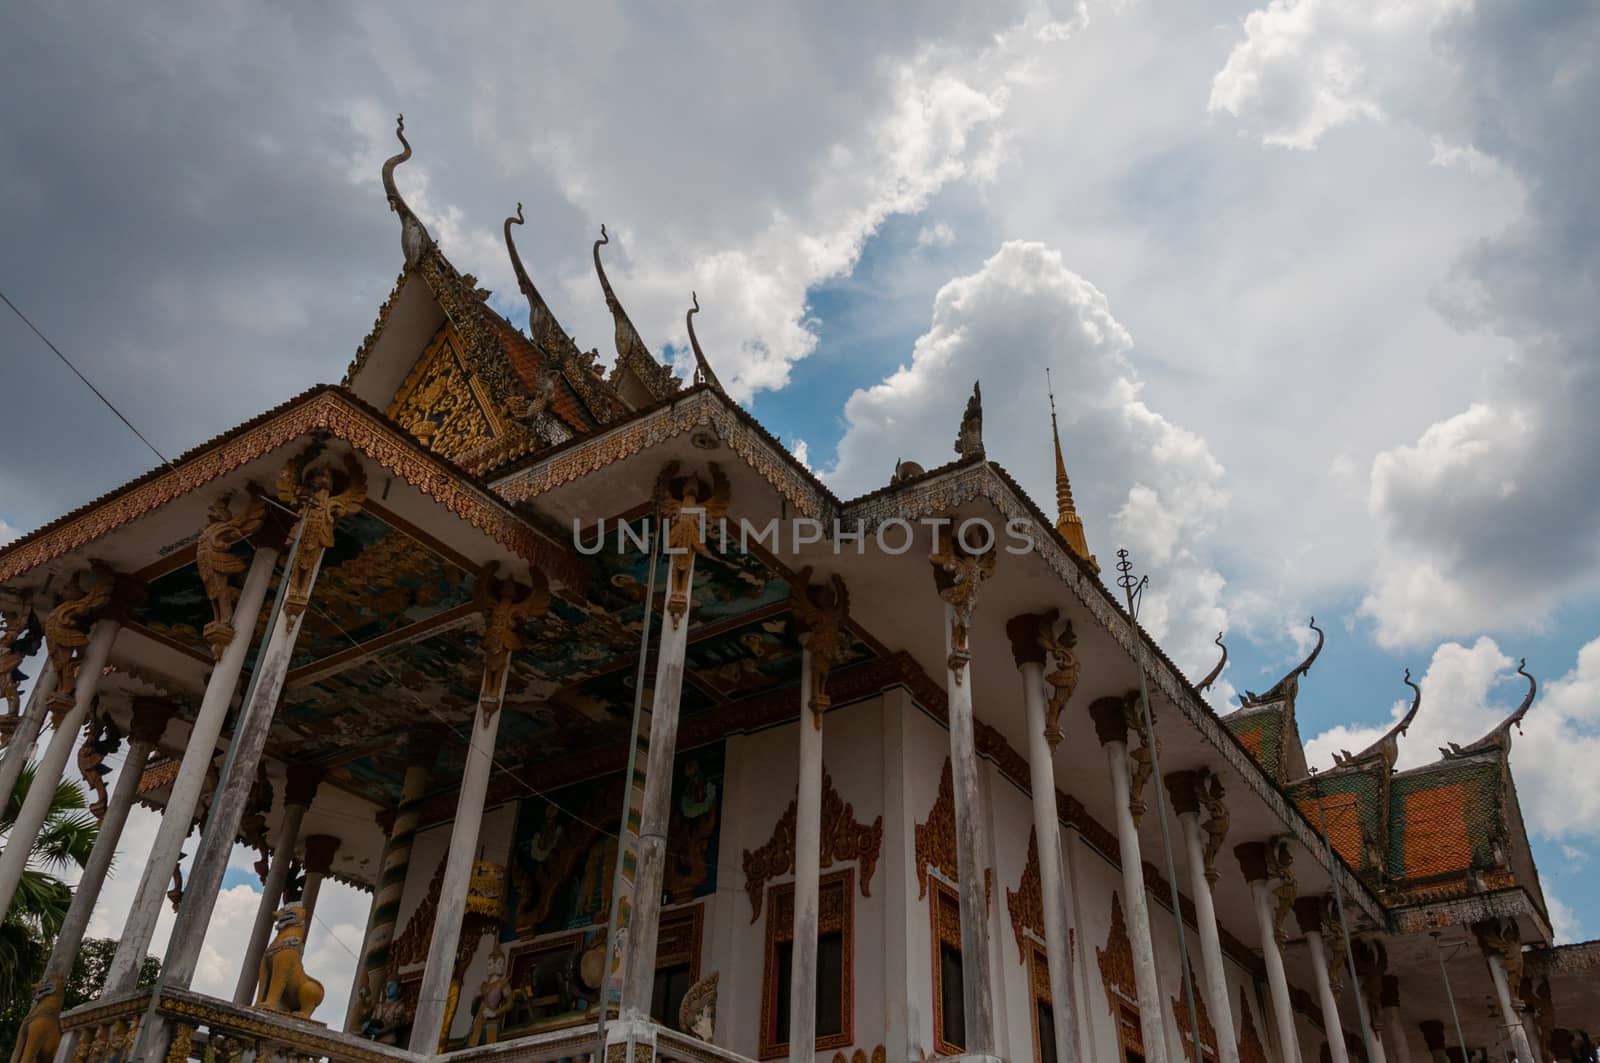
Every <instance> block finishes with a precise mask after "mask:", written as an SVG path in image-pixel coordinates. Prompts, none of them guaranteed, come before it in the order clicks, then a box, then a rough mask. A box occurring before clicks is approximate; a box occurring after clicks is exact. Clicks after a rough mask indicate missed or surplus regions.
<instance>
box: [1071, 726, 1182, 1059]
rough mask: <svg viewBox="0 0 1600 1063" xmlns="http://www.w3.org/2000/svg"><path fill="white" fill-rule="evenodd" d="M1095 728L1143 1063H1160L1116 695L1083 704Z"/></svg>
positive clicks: (1159, 1030)
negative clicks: (1111, 818)
mask: <svg viewBox="0 0 1600 1063" xmlns="http://www.w3.org/2000/svg"><path fill="white" fill-rule="evenodd" d="M1089 712H1090V714H1091V715H1092V716H1093V718H1094V725H1095V734H1096V736H1097V737H1098V738H1099V739H1100V744H1101V746H1102V747H1103V748H1104V749H1105V753H1106V764H1107V766H1108V768H1109V769H1110V773H1111V803H1112V804H1113V805H1114V806H1115V808H1116V814H1117V851H1118V857H1119V859H1120V860H1121V862H1122V893H1123V900H1124V906H1125V911H1126V914H1127V917H1128V939H1129V941H1130V943H1131V944H1132V946H1133V980H1134V985H1135V986H1136V987H1137V989H1138V991H1139V1026H1140V1028H1141V1029H1142V1030H1143V1032H1144V1049H1145V1060H1146V1063H1166V1060H1167V1031H1166V1024H1165V1022H1164V1021H1163V1018H1162V1007H1161V983H1160V981H1159V979H1158V978H1157V977H1156V957H1155V949H1154V946H1153V945H1152V944H1151V941H1150V908H1149V904H1148V901H1147V900H1146V898H1145V885H1144V857H1143V855H1142V854H1141V852H1140V849H1139V828H1138V827H1136V826H1135V825H1134V822H1133V809H1132V808H1130V807H1129V798H1130V797H1131V794H1132V787H1133V781H1132V779H1131V777H1130V775H1129V771H1128V741H1127V717H1126V714H1125V711H1124V709H1123V700H1122V699H1121V698H1101V699H1100V700H1098V701H1096V702H1095V703H1094V704H1093V705H1091V706H1090V707H1089Z"/></svg>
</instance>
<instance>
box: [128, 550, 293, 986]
mask: <svg viewBox="0 0 1600 1063" xmlns="http://www.w3.org/2000/svg"><path fill="white" fill-rule="evenodd" d="M277 560H278V551H277V550H275V549H272V548H270V547H263V546H258V547H256V552H255V557H254V558H252V559H251V561H250V569H249V571H248V572H247V573H246V574H245V578H244V587H243V589H242V590H241V591H240V594H239V601H238V604H237V605H235V606H234V612H233V619H234V624H235V626H236V627H237V629H238V631H239V632H240V634H239V635H238V636H236V637H235V638H234V640H233V641H232V642H230V643H229V644H228V647H227V649H225V650H224V651H223V653H222V658H221V659H220V660H219V661H217V665H216V667H215V668H214V669H212V672H211V678H210V679H209V680H207V681H206V692H205V694H204V696H203V697H202V698H201V700H200V709H199V711H198V712H197V713H196V714H195V720H194V727H193V729H192V730H190V732H189V738H188V742H187V744H186V745H185V747H184V750H183V761H182V763H181V764H180V765H179V766H178V775H177V778H175V779H174V780H173V782H172V790H171V791H170V793H169V794H168V795H167V805H166V808H165V809H164V810H163V811H162V814H161V826H160V827H158V828H157V829H156V839H155V842H154V843H152V845H151V847H150V855H149V857H148V859H146V861H145V865H144V873H143V876H142V877H141V878H140V879H139V890H138V892H137V893H136V894H135V895H134V898H133V906H132V907H130V908H129V909H128V916H127V919H126V920H125V921H124V923H123V926H122V936H121V938H120V939H118V941H117V951H116V953H115V954H114V955H113V956H112V959H111V967H110V968H109V969H108V970H107V972H106V987H105V990H104V991H103V993H104V995H105V997H106V998H107V999H109V998H110V997H112V996H114V995H116V994H118V993H121V992H124V991H125V990H128V989H132V988H133V986H134V984H135V982H137V980H138V978H139V965H140V964H141V963H143V962H144V957H145V952H146V950H148V949H149V948H150V939H151V937H152V936H154V934H155V930H156V920H157V919H158V918H159V917H160V915H161V904H162V902H163V901H165V900H166V896H167V883H168V882H170V881H171V880H172V870H173V868H175V867H177V866H178V856H179V854H180V853H181V852H183V842H184V839H185V838H187V837H188V836H189V829H190V824H191V823H193V821H194V812H195V807H196V805H198V804H199V802H200V793H201V791H202V790H203V789H204V788H205V782H206V771H207V769H208V768H209V767H210V764H211V758H212V757H213V756H215V755H216V752H217V736H218V735H219V734H221V732H222V724H223V721H224V719H226V717H227V715H228V705H229V704H230V703H231V702H232V701H233V695H234V691H235V689H236V688H237V687H238V685H239V671H240V669H242V668H243V667H244V659H245V656H246V655H247V654H248V653H249V651H250V633H251V632H254V631H255V628H256V617H257V616H258V615H259V614H260V612H261V603H262V601H263V600H264V599H265V597H266V593H267V583H268V582H269V581H270V580H271V579H272V569H273V566H274V565H275V564H276V563H277ZM269 722H270V720H269ZM250 775H251V779H252V780H253V779H254V775H255V766H254V765H251V768H250Z"/></svg>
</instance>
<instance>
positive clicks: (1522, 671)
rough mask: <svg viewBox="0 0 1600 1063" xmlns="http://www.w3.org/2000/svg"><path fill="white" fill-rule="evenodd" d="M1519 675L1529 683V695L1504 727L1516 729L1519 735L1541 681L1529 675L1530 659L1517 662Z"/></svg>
mask: <svg viewBox="0 0 1600 1063" xmlns="http://www.w3.org/2000/svg"><path fill="white" fill-rule="evenodd" d="M1517 674H1518V675H1520V676H1521V677H1522V678H1524V679H1526V680H1527V681H1528V693H1527V695H1526V696H1525V697H1524V698H1523V699H1522V704H1521V705H1518V706H1517V711H1516V712H1513V713H1512V714H1511V715H1510V716H1508V717H1506V722H1505V723H1503V724H1501V725H1500V726H1502V727H1515V728H1516V729H1517V734H1521V733H1522V718H1523V717H1524V716H1526V715H1528V710H1529V709H1530V708H1532V707H1533V696H1534V695H1535V694H1537V693H1538V692H1539V681H1538V680H1536V679H1534V678H1533V676H1531V675H1529V674H1528V659H1527V658H1526V657H1524V658H1522V659H1521V660H1519V661H1518V662H1517Z"/></svg>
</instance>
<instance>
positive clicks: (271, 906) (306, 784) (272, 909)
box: [233, 768, 321, 1005]
mask: <svg viewBox="0 0 1600 1063" xmlns="http://www.w3.org/2000/svg"><path fill="white" fill-rule="evenodd" d="M320 781H321V775H320V773H312V772H304V771H296V770H295V769H294V768H290V769H289V779H288V781H287V782H286V783H285V784H284V797H283V822H282V823H281V824H279V826H278V836H277V838H276V839H274V840H273V843H272V861H271V863H269V864H268V865H267V881H266V882H264V883H262V886H261V900H260V902H259V903H257V905H256V921H255V924H254V925H253V926H252V927H251V928H250V940H249V942H248V943H247V944H246V945H245V950H244V963H243V965H242V966H241V968H240V970H239V981H238V982H237V983H236V984H235V985H234V988H233V1002H234V1003H235V1004H240V1005H244V1004H249V1003H250V1002H251V1001H252V1000H253V999H254V998H255V991H256V978H257V976H258V975H259V974H260V973H261V956H262V954H263V953H265V952H266V951H267V940H268V938H269V937H270V935H271V934H272V922H273V919H272V917H273V915H274V914H276V912H277V911H278V908H279V906H280V905H282V904H283V888H284V886H285V885H286V884H287V883H288V881H289V865H290V864H291V863H292V862H293V861H294V850H295V846H296V845H297V844H299V841H300V824H301V822H303V821H304V820H305V816H306V809H308V808H310V807H311V802H312V799H313V798H314V797H315V795H316V792H317V783H319V782H320ZM310 924H311V915H310V913H309V912H308V913H307V915H306V927H307V931H308V932H309V930H310Z"/></svg>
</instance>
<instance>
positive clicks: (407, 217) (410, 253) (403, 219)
mask: <svg viewBox="0 0 1600 1063" xmlns="http://www.w3.org/2000/svg"><path fill="white" fill-rule="evenodd" d="M394 135H395V139H397V140H399V141H400V147H401V149H402V150H401V151H400V153H399V154H398V155H391V156H390V157H389V158H388V159H386V160H385V161H384V164H383V191H384V195H386V196H387V197H388V199H389V209H390V210H392V211H394V212H395V213H396V214H398V215H400V250H401V251H402V252H403V253H404V254H405V257H406V265H407V266H414V265H416V264H417V259H419V258H421V257H422V253H423V252H424V251H426V250H427V249H428V248H429V247H430V246H431V245H432V244H433V238H432V237H431V236H429V235H428V228H427V226H425V225H423V224H422V220H421V219H420V218H418V217H417V215H416V213H415V212H414V211H413V210H412V209H411V207H410V206H408V205H407V203H406V200H405V197H404V196H402V195H401V194H400V189H399V187H398V186H397V185H396V184H395V183H394V171H395V167H397V166H399V165H400V164H401V163H403V162H405V161H406V160H408V159H410V158H411V142H410V141H408V140H407V139H406V116H405V115H403V114H402V115H398V116H396V118H395V125H394Z"/></svg>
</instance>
